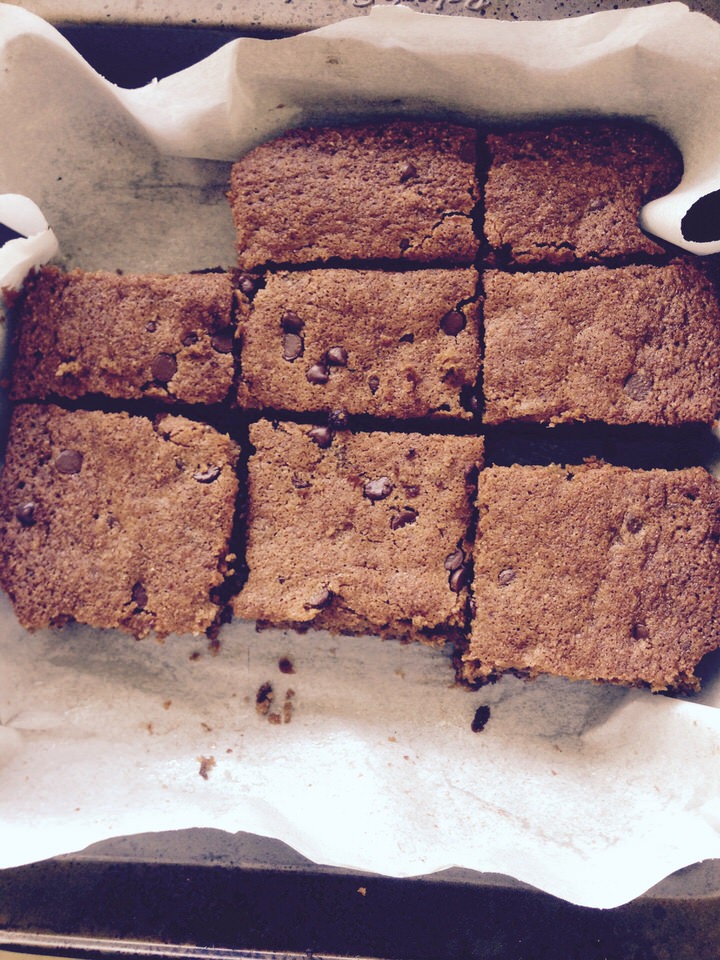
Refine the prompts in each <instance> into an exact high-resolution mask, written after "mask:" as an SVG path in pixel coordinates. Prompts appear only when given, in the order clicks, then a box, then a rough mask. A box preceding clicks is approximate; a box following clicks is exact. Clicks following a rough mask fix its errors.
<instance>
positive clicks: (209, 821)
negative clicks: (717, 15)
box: [0, 4, 720, 907]
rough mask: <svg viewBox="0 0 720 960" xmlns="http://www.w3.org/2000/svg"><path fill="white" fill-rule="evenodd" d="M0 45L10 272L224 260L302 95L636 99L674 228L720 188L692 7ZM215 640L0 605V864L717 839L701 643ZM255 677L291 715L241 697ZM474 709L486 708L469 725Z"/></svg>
mask: <svg viewBox="0 0 720 960" xmlns="http://www.w3.org/2000/svg"><path fill="white" fill-rule="evenodd" d="M0 60H1V61H2V67H3V69H2V71H0V114H1V115H2V129H3V130H4V131H5V136H4V138H3V140H2V142H0V193H5V194H15V195H18V194H19V195H21V196H20V199H19V201H18V200H17V198H15V200H10V199H8V200H7V201H5V200H3V198H0V214H2V213H3V210H4V209H6V208H5V207H3V203H7V204H9V207H8V209H10V213H9V214H7V219H6V221H5V222H7V223H8V225H10V226H14V224H18V226H14V229H18V230H19V231H20V232H23V233H26V234H28V235H30V239H29V240H15V241H12V242H11V243H9V244H7V245H6V248H5V249H4V250H3V251H2V253H0V269H2V271H3V275H2V283H4V284H16V283H17V282H18V280H19V274H22V273H23V272H24V270H25V269H26V268H27V266H28V265H29V264H30V263H33V262H36V263H40V262H43V261H45V260H47V259H48V258H49V257H51V256H53V255H54V252H55V249H56V248H55V236H57V238H58V239H59V242H60V253H59V257H60V259H61V260H62V262H64V263H65V264H66V265H68V266H70V265H77V266H82V267H84V268H86V269H94V268H101V267H104V268H111V269H112V268H115V267H118V268H123V269H126V270H161V271H179V270H185V269H194V268H201V267H209V266H215V265H223V266H230V265H232V263H233V261H234V248H233V243H234V239H233V232H232V225H231V222H230V214H229V210H228V207H227V203H226V201H225V198H224V191H225V189H226V183H227V176H228V172H229V167H228V161H230V160H231V159H233V158H234V157H235V156H237V155H239V154H240V153H241V152H243V151H244V150H246V149H248V148H249V147H250V146H252V145H253V144H255V143H256V142H258V141H260V140H262V139H265V138H267V137H269V136H271V135H273V134H274V133H277V132H279V131H280V130H282V129H284V128H286V127H289V126H293V125H297V124H300V123H304V122H307V121H309V120H316V119H325V118H333V117H347V116H359V115H361V114H365V113H376V112H393V113H403V112H412V113H415V112H417V111H418V110H421V111H423V112H425V113H428V114H432V115H434V114H442V115H448V114H451V115H452V116H454V117H457V118H458V119H466V120H470V121H475V120H479V119H482V120H484V119H493V120H503V119H518V118H525V117H533V116H545V115H558V114H568V115H575V114H578V113H583V114H629V115H635V116H640V117H648V118H649V119H651V120H653V121H654V122H656V123H658V124H660V125H661V126H664V127H665V128H666V129H668V130H669V131H670V132H671V134H672V135H673V136H674V137H675V138H676V140H677V141H678V143H679V144H680V146H681V148H682V149H683V152H684V157H685V163H686V176H685V179H684V180H683V183H682V184H681V185H680V187H679V188H678V189H677V190H676V191H675V192H674V193H673V195H671V196H670V197H669V198H667V199H666V200H660V201H656V203H655V204H654V205H651V208H650V209H648V210H647V211H646V223H647V224H648V225H652V227H653V229H654V230H655V232H657V233H658V234H659V235H661V236H663V237H665V238H666V239H669V240H673V241H674V242H676V243H678V242H681V241H682V237H681V236H679V230H680V227H679V224H680V221H681V219H682V216H684V214H685V212H686V210H687V209H688V207H689V205H690V204H691V203H693V202H694V201H695V200H696V199H697V198H698V197H700V196H702V195H705V194H707V193H708V192H712V191H714V190H716V189H717V188H718V186H720V178H719V177H718V174H719V173H720V163H719V162H718V160H717V159H716V158H718V157H720V145H719V144H718V139H719V136H720V134H719V131H718V123H719V121H718V119H717V118H718V116H720V113H718V111H717V109H715V105H716V104H717V103H718V91H719V89H720V86H719V85H720V25H717V24H715V23H713V22H712V21H710V20H708V19H707V18H705V17H702V16H700V15H696V14H690V13H689V12H688V11H687V10H686V9H685V7H684V6H682V5H681V4H667V5H662V6H660V7H653V8H646V9H642V10H635V11H618V12H610V13H602V14H595V15H593V16H591V17H585V18H579V19H576V20H570V21H563V22H553V23H517V24H508V23H498V22H492V21H491V22H484V21H480V22H478V21H471V20H467V21H466V20H463V19H459V18H454V17H452V18H451V17H447V18H445V17H437V16H433V17H432V18H428V17H426V16H424V15H421V14H412V13H410V12H408V11H407V10H402V9H398V8H396V7H393V8H379V9H377V10H376V11H374V12H373V14H372V15H371V16H370V17H367V18H358V19H353V20H350V21H347V22H341V23H338V24H336V25H334V26H332V27H328V28H324V29H322V30H318V31H315V32H314V33H310V34H305V35H301V36H298V37H294V38H289V39H284V40H278V41H259V40H241V41H235V42H233V43H230V44H228V45H227V46H226V47H225V48H223V49H222V50H221V51H219V52H218V53H217V54H216V55H214V56H212V57H210V58H208V59H207V60H206V61H203V62H202V63H200V64H198V65H197V66H196V67H193V68H191V69H189V70H186V71H183V72H182V73H181V74H178V75H176V76H174V77H171V78H168V79H167V80H164V81H161V82H160V83H157V84H152V85H150V86H149V87H147V88H144V89H142V90H139V91H124V90H119V89H117V88H115V87H113V86H112V85H111V84H108V83H107V82H106V81H104V80H103V79H102V78H100V77H98V76H97V75H96V74H94V73H93V71H92V70H90V68H89V67H88V66H87V65H86V64H85V63H84V62H83V61H82V60H81V58H80V57H79V56H78V55H77V54H76V53H75V52H74V51H73V50H72V49H71V48H70V47H69V46H68V45H67V44H66V43H65V41H63V40H62V39H61V38H60V37H59V36H58V35H57V34H56V33H55V32H54V31H53V30H52V29H51V28H50V27H48V26H47V25H46V24H44V23H43V22H42V21H40V20H38V19H37V18H35V17H33V16H31V15H30V14H27V13H26V12H24V11H22V10H20V9H19V8H17V7H11V6H2V5H0ZM23 197H25V198H29V199H30V200H31V201H32V202H33V203H34V204H36V205H37V207H36V206H32V205H27V201H26V200H24V199H22V198H23ZM18 203H19V208H20V210H19V212H18ZM38 208H39V209H38ZM13 211H14V212H13ZM40 211H41V212H40ZM43 215H44V217H45V218H46V219H47V222H49V224H50V226H51V227H52V228H53V229H52V230H50V229H49V228H48V227H47V223H46V221H45V219H43ZM16 217H17V218H19V219H15V220H13V218H16ZM26 218H29V219H26ZM0 219H3V217H2V216H0ZM11 220H13V222H10V221H11ZM22 224H24V226H22ZM682 242H683V243H684V241H682ZM684 245H685V246H686V247H687V248H688V249H696V248H697V247H698V246H702V250H701V251H697V252H710V247H711V246H712V245H709V244H705V245H694V246H693V245H692V244H687V243H685V244H684ZM221 639H222V648H221V651H220V653H219V654H218V655H217V656H212V655H210V654H209V653H208V652H207V650H206V648H205V646H204V642H203V641H200V640H198V639H193V638H188V637H182V638H172V639H170V640H168V641H167V642H166V643H165V644H162V645H161V644H156V643H155V642H154V641H144V642H141V643H137V642H135V641H134V640H132V639H129V638H127V637H126V636H122V635H119V634H115V633H113V632H104V633H99V632H96V631H93V630H90V629H88V628H82V627H76V628H72V629H69V628H68V629H65V630H63V631H61V632H58V633H55V632H52V631H48V632H39V633H36V634H34V635H28V634H26V633H25V632H24V631H23V630H22V629H21V628H20V627H19V626H18V625H17V622H16V621H15V619H14V616H13V614H12V612H11V610H10V607H9V604H8V603H7V601H6V600H4V599H3V600H2V602H1V604H0V867H8V866H12V865H16V864H19V863H24V862H30V861H32V860H35V859H40V858H43V857H47V856H51V855H55V854H59V853H66V852H69V851H72V850H75V849H79V848H81V847H84V846H86V845H87V844H89V843H91V842H94V841H97V840H101V839H104V838H107V837H109V836H117V835H123V834H128V833H136V832H145V831H150V830H156V829H157V830H167V829H174V828H182V827H190V826H194V827H198V826H212V827H220V828H223V829H226V830H228V831H237V830H246V831H250V832H256V833H259V834H262V835H267V836H272V837H277V838H279V839H282V840H284V841H286V842H287V843H289V844H291V845H292V846H294V847H295V848H296V849H297V850H298V851H300V852H301V853H303V854H305V855H306V856H309V857H311V858H313V859H315V860H317V861H319V862H323V863H326V864H336V865H344V866H349V867H353V868H355V869H364V870H370V871H376V872H380V873H386V874H392V875H397V876H407V875H414V874H419V873H427V872H431V871H433V870H437V869H441V868H443V867H447V866H452V865H456V866H464V867H469V868H474V869H477V870H482V871H493V872H499V873H505V874H509V875H512V876H515V877H517V878H519V879H522V880H525V881H527V882H530V883H532V884H535V885H536V886H538V887H540V888H542V889H544V890H547V891H549V892H552V893H554V894H557V895H558V896H561V897H564V898H566V899H568V900H571V901H574V902H577V903H582V904H587V905H591V906H600V907H608V906H614V905H617V904H620V903H622V902H624V901H627V900H629V899H631V898H633V897H634V896H636V895H638V894H640V893H641V892H642V891H644V890H645V889H647V888H648V887H649V886H651V885H652V884H653V883H655V882H656V881H658V880H660V879H661V878H662V877H663V876H665V875H667V874H668V873H670V872H672V871H673V870H675V869H677V868H679V867H681V866H684V865H687V864H689V863H692V862H695V861H697V860H701V859H704V858H710V857H720V829H719V828H720V802H719V797H718V751H719V749H720V710H718V709H717V707H718V706H720V682H719V681H718V679H717V677H716V673H717V671H716V670H715V672H713V669H712V665H711V666H710V668H709V670H708V681H707V683H706V686H705V691H704V693H703V695H702V696H701V697H698V698H695V699H694V700H693V701H692V702H690V701H682V700H678V699H672V698H668V697H654V696H652V695H650V694H647V693H644V692H640V691H627V690H622V689H617V688H613V687H609V686H605V687H603V686H594V685H591V684H584V683H575V684H573V683H570V682H567V681H563V680H558V679H553V678H545V679H541V680H538V681H536V682H534V683H525V682H522V681H519V680H516V679H514V678H505V679H503V680H502V681H500V682H499V683H497V684H496V685H494V686H491V687H487V688H485V689H483V690H481V691H478V692H475V693H469V692H467V691H463V690H459V689H457V688H456V687H455V686H454V685H453V671H452V668H451V664H450V660H449V657H448V654H447V652H445V651H441V650H435V649H428V648H424V647H420V646H413V647H403V646H401V645H399V644H394V643H383V642H381V641H379V640H376V639H372V638H332V637H329V636H327V635H326V634H307V635H304V636H296V635H294V634H288V633H284V632H280V631H268V632H264V633H262V634H256V633H255V631H254V628H253V627H252V626H251V625H249V624H245V623H235V624H232V625H230V626H229V627H227V628H226V629H225V630H224V632H223V634H222V637H221ZM281 657H289V658H290V659H291V660H292V662H293V664H294V666H295V673H293V674H286V673H283V672H281V670H280V669H279V666H278V661H279V659H280V658H281ZM267 682H270V683H272V684H273V687H274V690H275V694H276V701H275V704H276V706H277V708H278V710H281V709H282V704H283V703H284V702H285V700H286V698H289V699H288V702H291V703H292V707H293V710H292V720H291V722H289V723H280V724H271V723H269V722H268V721H267V719H266V718H262V717H260V716H259V715H258V714H257V712H256V710H255V694H256V691H257V689H258V687H259V686H260V685H261V684H263V683H267ZM289 691H291V693H289ZM479 705H487V706H489V707H490V718H489V720H488V723H487V725H486V727H485V729H484V730H483V731H482V732H480V733H473V732H472V731H471V721H472V719H473V716H474V715H475V711H476V709H477V707H478V706H479ZM201 774H204V776H203V775H201Z"/></svg>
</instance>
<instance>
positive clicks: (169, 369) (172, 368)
mask: <svg viewBox="0 0 720 960" xmlns="http://www.w3.org/2000/svg"><path fill="white" fill-rule="evenodd" d="M150 370H151V372H152V375H153V377H154V378H155V380H157V381H158V382H159V383H169V381H170V380H172V378H173V377H174V376H175V374H176V373H177V360H176V359H175V357H174V356H173V355H172V353H159V354H158V355H157V356H156V357H155V359H154V360H153V362H152V366H151V367H150Z"/></svg>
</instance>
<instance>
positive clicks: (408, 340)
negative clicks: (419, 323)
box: [398, 333, 415, 343]
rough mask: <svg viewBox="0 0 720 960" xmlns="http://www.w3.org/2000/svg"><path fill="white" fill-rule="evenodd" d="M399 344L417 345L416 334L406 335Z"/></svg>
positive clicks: (399, 340)
mask: <svg viewBox="0 0 720 960" xmlns="http://www.w3.org/2000/svg"><path fill="white" fill-rule="evenodd" d="M398 343H415V334H414V333H404V334H403V335H402V336H401V337H400V338H399V339H398Z"/></svg>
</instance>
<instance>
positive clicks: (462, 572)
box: [448, 564, 470, 593]
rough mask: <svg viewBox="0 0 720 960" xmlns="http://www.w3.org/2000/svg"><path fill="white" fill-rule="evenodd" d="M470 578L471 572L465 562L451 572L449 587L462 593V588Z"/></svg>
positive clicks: (455, 591)
mask: <svg viewBox="0 0 720 960" xmlns="http://www.w3.org/2000/svg"><path fill="white" fill-rule="evenodd" d="M469 579H470V572H469V570H468V568H467V566H466V565H465V564H463V565H462V566H461V567H458V568H457V570H453V572H452V573H451V574H450V580H449V583H448V585H449V587H450V589H451V590H452V592H453V593H460V591H461V590H462V588H463V587H464V586H466V585H467V583H468V581H469Z"/></svg>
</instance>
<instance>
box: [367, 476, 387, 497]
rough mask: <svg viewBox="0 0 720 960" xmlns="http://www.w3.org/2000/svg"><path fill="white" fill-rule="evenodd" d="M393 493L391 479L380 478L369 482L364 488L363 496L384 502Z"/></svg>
mask: <svg viewBox="0 0 720 960" xmlns="http://www.w3.org/2000/svg"><path fill="white" fill-rule="evenodd" d="M392 491H393V485H392V482H391V480H390V478H389V477H379V478H378V479H377V480H368V482H367V483H366V484H365V486H364V487H363V496H365V497H367V498H368V500H373V501H375V500H384V499H385V498H386V497H389V496H390V494H391V493H392Z"/></svg>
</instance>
